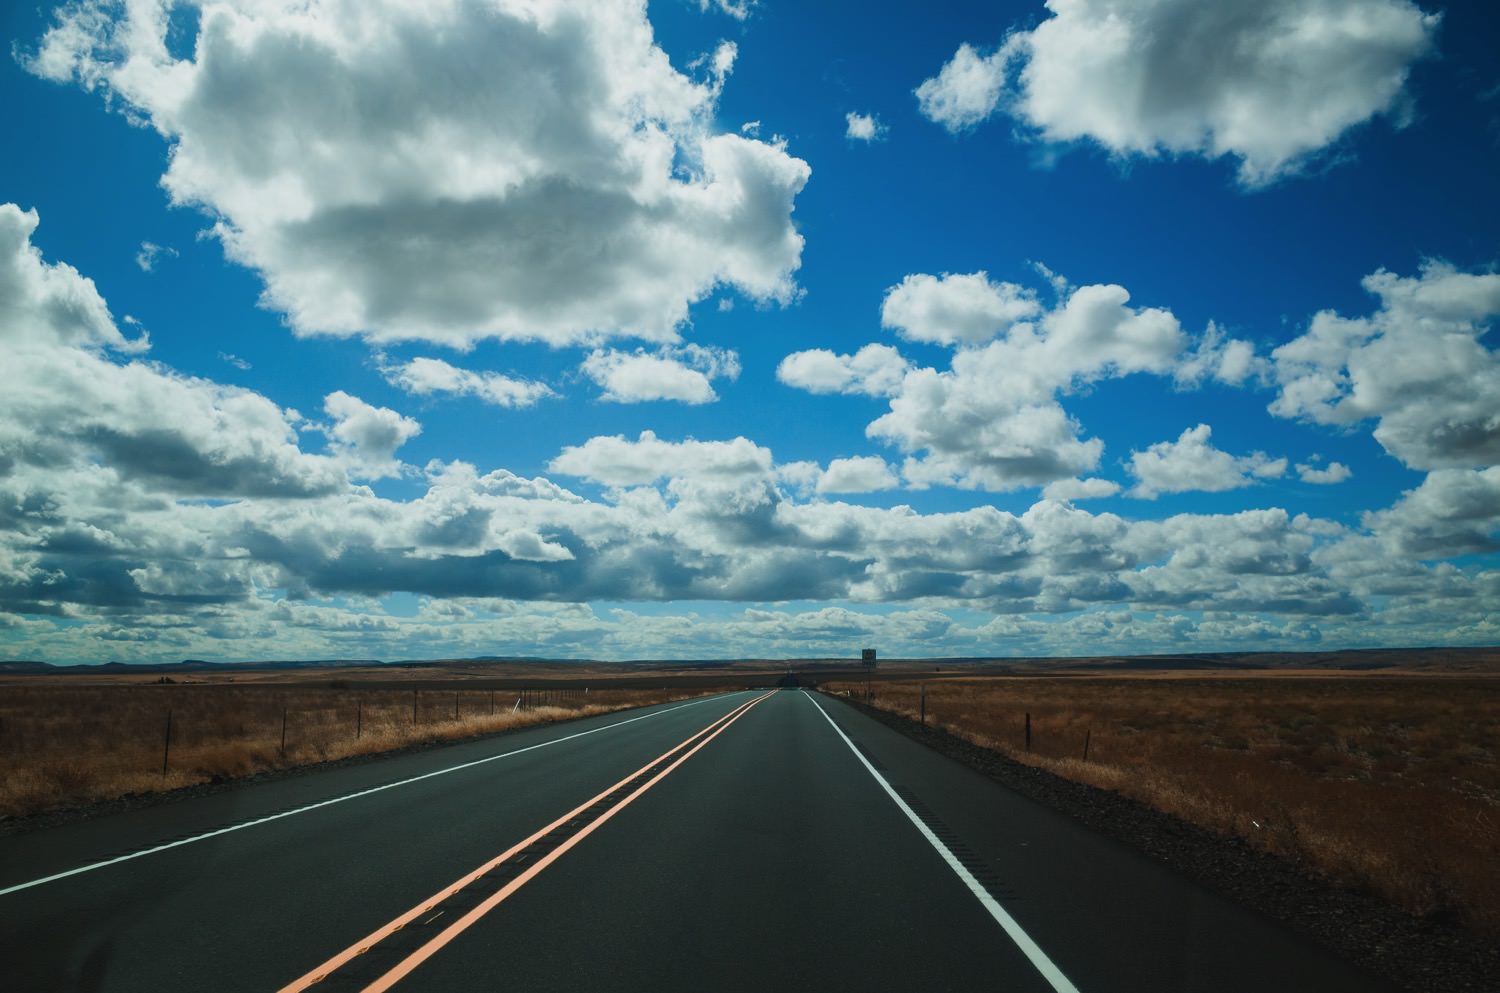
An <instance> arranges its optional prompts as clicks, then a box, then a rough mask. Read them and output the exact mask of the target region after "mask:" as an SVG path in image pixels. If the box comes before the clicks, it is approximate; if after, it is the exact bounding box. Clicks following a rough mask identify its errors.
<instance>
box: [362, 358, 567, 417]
mask: <svg viewBox="0 0 1500 993" xmlns="http://www.w3.org/2000/svg"><path fill="white" fill-rule="evenodd" d="M381 373H382V374H383V375H384V376H385V378H386V381H387V382H389V383H390V384H391V385H393V386H398V387H400V388H401V389H403V390H405V391H406V392H407V393H410V394H412V395H414V396H433V395H436V394H449V395H452V396H469V397H476V398H478V399H479V400H482V401H484V402H485V403H489V404H494V405H495V406H497V407H531V406H535V405H536V403H537V402H538V401H540V400H543V399H545V398H547V397H550V396H555V395H556V394H555V393H554V392H553V390H552V388H551V387H550V386H548V385H547V384H546V383H539V382H537V381H535V380H531V379H521V378H518V377H515V376H505V375H502V374H500V373H498V372H474V371H473V370H470V369H460V368H459V367H458V366H455V365H452V364H451V363H448V362H444V361H443V360H442V359H434V358H427V357H425V356H422V357H418V358H414V359H411V360H410V361H407V362H400V363H395V364H385V363H382V365H381Z"/></svg>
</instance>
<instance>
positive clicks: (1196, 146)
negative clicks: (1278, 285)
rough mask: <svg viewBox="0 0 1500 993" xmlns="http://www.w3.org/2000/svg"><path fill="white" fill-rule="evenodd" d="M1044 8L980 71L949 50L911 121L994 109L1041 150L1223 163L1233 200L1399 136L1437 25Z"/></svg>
mask: <svg viewBox="0 0 1500 993" xmlns="http://www.w3.org/2000/svg"><path fill="white" fill-rule="evenodd" d="M1047 7H1048V9H1049V10H1050V12H1051V16H1050V17H1048V18H1046V19H1045V20H1043V21H1042V22H1041V23H1040V24H1038V25H1037V26H1036V27H1035V28H1034V29H1032V30H1030V31H1024V30H1022V31H1017V32H1015V33H1013V34H1011V35H1010V36H1009V37H1008V38H1007V40H1006V42H1005V44H1004V45H1003V46H1002V47H1001V49H1000V50H998V51H996V52H995V53H993V54H991V55H989V56H985V57H981V56H980V55H979V54H978V53H977V52H976V51H975V50H974V49H973V48H971V47H970V46H968V45H964V46H962V47H961V48H960V49H959V50H958V52H957V53H956V54H955V55H954V57H953V59H952V60H951V61H950V62H949V63H948V64H947V65H945V66H943V69H942V71H941V72H940V73H939V75H938V76H937V77H936V78H934V79H930V80H928V81H927V82H925V83H923V84H922V86H921V87H919V88H918V90H917V94H918V98H919V99H920V100H921V104H922V111H923V113H924V114H926V115H927V116H928V117H929V118H931V119H932V120H934V121H937V122H938V123H940V124H942V125H944V126H945V127H947V128H949V129H950V130H958V129H960V128H964V127H970V126H973V125H974V124H977V123H978V122H980V121H982V120H984V119H985V118H987V117H988V116H990V115H991V114H992V113H994V112H995V110H996V109H997V108H1003V109H1005V110H1006V111H1008V112H1009V113H1011V114H1013V115H1014V116H1015V117H1016V118H1017V119H1019V120H1020V121H1022V122H1023V123H1025V124H1027V125H1029V126H1030V127H1032V128H1034V129H1035V130H1036V132H1037V134H1038V135H1039V136H1040V137H1042V138H1043V139H1045V140H1047V141H1075V140H1079V139H1091V140H1093V141H1096V142H1098V143H1099V144H1101V145H1103V146H1104V147H1105V148H1107V149H1109V150H1110V151H1111V152H1113V153H1115V154H1117V155H1132V154H1138V155H1158V154H1162V153H1166V154H1195V155H1204V156H1207V157H1209V158H1219V157H1221V156H1232V157H1234V158H1236V159H1238V160H1239V178H1240V181H1241V182H1242V183H1243V184H1245V185H1246V186H1258V185H1262V184H1265V183H1269V182H1272V181H1274V180H1275V179H1277V178H1279V177H1281V176H1284V175H1286V174H1287V173H1289V172H1293V171H1295V170H1296V169H1297V168H1298V167H1300V166H1301V165H1302V164H1303V163H1304V162H1306V161H1307V159H1308V158H1309V157H1311V156H1314V155H1316V154H1317V153H1318V152H1320V151H1321V150H1323V149H1325V148H1327V147H1328V146H1329V145H1331V144H1333V143H1334V142H1336V141H1337V140H1338V139H1339V138H1340V136H1342V135H1343V134H1344V133H1345V132H1347V131H1348V130H1349V129H1351V128H1353V127H1356V126H1357V125H1360V124H1362V123H1364V122H1366V121H1368V120H1369V119H1371V118H1372V117H1374V116H1376V115H1380V114H1385V115H1388V116H1390V117H1392V119H1393V120H1394V121H1395V123H1396V124H1397V125H1398V126H1399V125H1400V124H1401V123H1402V120H1403V118H1402V116H1401V115H1402V112H1403V110H1404V104H1403V102H1402V100H1403V88H1404V86H1405V83H1406V78H1407V74H1408V72H1409V71H1410V68H1411V66H1412V64H1413V63H1414V62H1415V61H1416V60H1418V59H1420V58H1422V57H1423V56H1425V55H1427V54H1429V53H1430V52H1431V51H1432V49H1433V45H1434V38H1435V36H1436V32H1437V27H1438V23H1439V20H1440V16H1439V15H1436V14H1427V13H1424V12H1423V11H1422V10H1421V9H1420V8H1418V7H1417V6H1416V5H1415V4H1414V3H1411V2H1409V0H1262V2H1258V3H1254V4H1228V3H1201V2H1199V0H1157V2H1153V3H1144V4H1141V3H1121V2H1119V0H1048V3H1047ZM1013 66H1019V72H1018V74H1017V78H1016V79H1015V80H1014V83H1013V84H1011V85H1007V77H1008V76H1009V75H1010V71H1011V68H1012V67H1013Z"/></svg>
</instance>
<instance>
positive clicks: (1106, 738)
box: [822, 676, 1500, 937]
mask: <svg viewBox="0 0 1500 993" xmlns="http://www.w3.org/2000/svg"><path fill="white" fill-rule="evenodd" d="M822 688H823V689H825V690H827V691H831V692H836V693H843V692H845V691H852V692H853V693H854V694H855V695H857V696H858V695H862V694H863V693H864V691H865V684H864V683H863V682H859V683H853V682H850V683H830V684H826V685H825V686H824V687H822ZM919 694H920V683H918V682H890V683H876V684H875V686H874V698H873V700H872V701H871V702H872V703H873V704H874V705H875V706H878V707H881V708H883V709H887V710H892V711H895V712H897V713H901V714H905V715H907V716H910V717H913V718H915V717H917V716H918V711H919V707H920V696H919ZM1028 713H1029V714H1030V715H1031V728H1032V733H1031V751H1030V752H1029V753H1028V752H1027V751H1026V749H1025V739H1024V735H1025V722H1026V714H1028ZM927 719H928V722H929V723H930V724H934V725H936V726H938V727H941V728H943V729H945V730H947V731H949V732H951V733H953V734H955V735H958V736H959V737H962V738H965V739H967V740H969V741H972V742H974V743H975V744H978V745H982V746H985V747H988V748H993V749H996V750H998V751H1000V752H1003V753H1005V754H1006V755H1008V756H1010V757H1011V758H1014V759H1017V760H1019V761H1022V762H1026V763H1029V764H1031V765H1036V766H1041V767H1043V768H1045V769H1048V770H1051V771H1052V772H1055V773H1057V774H1058V775H1061V776H1065V777H1067V778H1068V779H1073V780H1076V781H1079V782H1083V783H1088V784H1090V785H1094V786H1099V787H1103V788H1106V789H1110V790H1115V791H1118V792H1120V793H1123V794H1125V795H1127V796H1131V797H1133V798H1135V799H1138V800H1141V801H1143V802H1145V803H1148V804H1150V805H1152V806H1153V807H1156V808H1158V809H1160V810H1164V811H1166V812H1168V813H1171V814H1175V815H1177V816H1179V817H1181V818H1183V819H1185V820H1188V821H1191V822H1193V823H1195V824H1199V825H1202V826H1204V827H1208V828H1211V829H1214V830H1217V831H1220V832H1224V833H1227V834H1232V835H1238V836H1239V837H1241V838H1244V839H1246V840H1247V841H1249V842H1250V843H1251V844H1253V845H1254V846H1256V847H1258V848H1262V849H1264V850H1267V851H1270V852H1274V853H1276V854H1279V855H1283V856H1286V857H1289V858H1292V859H1296V860H1298V861H1299V862H1301V863H1303V864H1305V865H1308V866H1310V867H1313V868H1315V869H1317V870H1318V871H1320V872H1322V873H1324V874H1325V875H1327V876H1329V877H1331V878H1332V879H1333V880H1335V881H1337V882H1338V883H1340V884H1342V885H1346V886H1354V887H1363V888H1369V889H1373V890H1374V891H1376V892H1378V893H1380V894H1381V895H1382V896H1384V897H1385V898H1386V899H1389V900H1391V901H1393V902H1395V903H1397V904H1399V905H1401V906H1404V907H1406V908H1408V909H1409V910H1411V911H1413V912H1415V913H1419V914H1423V915H1430V916H1433V917H1438V918H1447V919H1453V920H1456V921H1458V922H1460V923H1462V924H1464V925H1466V926H1468V927H1470V928H1472V929H1474V930H1476V931H1478V932H1480V933H1482V934H1486V935H1490V936H1495V937H1500V761H1497V759H1500V680H1496V679H1493V678H1459V677H1448V678H1441V677H1416V676H1409V677H1384V676H1382V677H1370V676H1366V677H1327V676H1320V677H1309V678H1286V677H1281V676H1263V677H1254V676H1252V677H1247V678H1235V679H1224V678H1205V677H1181V676H1179V677H1170V678H1151V677H1141V676H1136V677H1130V676H1126V677H1112V678H1098V679H1094V678H1046V677H1042V678H978V679H944V680H932V681H930V682H928V684H927ZM1086 736H1087V737H1088V747H1089V755H1088V761H1086V762H1085V761H1084V760H1083V750H1084V743H1085V737H1086Z"/></svg>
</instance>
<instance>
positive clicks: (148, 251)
mask: <svg viewBox="0 0 1500 993" xmlns="http://www.w3.org/2000/svg"><path fill="white" fill-rule="evenodd" d="M161 258H172V259H175V258H177V249H175V248H167V247H164V246H162V245H158V244H155V243H154V242H149V241H143V242H141V248H140V251H138V252H136V253H135V264H136V265H138V266H140V267H141V271H142V272H150V271H152V270H153V269H155V268H156V263H157V260H158V259H161Z"/></svg>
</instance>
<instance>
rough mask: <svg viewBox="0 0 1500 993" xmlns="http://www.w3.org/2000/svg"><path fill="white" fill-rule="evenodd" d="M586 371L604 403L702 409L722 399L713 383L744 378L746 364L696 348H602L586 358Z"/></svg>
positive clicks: (725, 351)
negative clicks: (667, 402)
mask: <svg viewBox="0 0 1500 993" xmlns="http://www.w3.org/2000/svg"><path fill="white" fill-rule="evenodd" d="M582 369H583V372H584V375H586V376H588V377H589V378H590V379H592V380H593V381H594V382H595V383H598V384H599V386H601V387H602V388H603V389H604V393H603V395H602V397H601V399H604V400H613V401H614V402H616V403H644V402H647V401H650V400H677V401H680V402H682V403H689V404H700V403H712V402H713V401H715V400H717V399H719V395H718V394H717V393H715V392H714V389H713V386H712V385H711V381H712V380H714V379H718V378H721V377H722V378H725V379H730V380H733V379H737V378H738V377H739V374H740V359H739V355H738V354H736V353H735V352H733V351H731V350H729V349H723V348H710V347H705V346H702V345H692V344H689V345H682V346H679V347H675V348H663V349H658V350H656V351H654V352H647V351H645V350H644V349H636V350H635V351H634V352H622V351H617V350H613V349H611V350H603V349H596V350H594V351H593V352H592V353H590V354H589V356H588V357H587V358H586V359H584V361H583V366H582Z"/></svg>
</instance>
